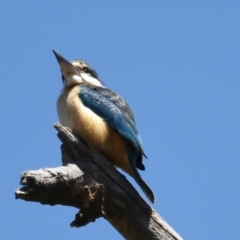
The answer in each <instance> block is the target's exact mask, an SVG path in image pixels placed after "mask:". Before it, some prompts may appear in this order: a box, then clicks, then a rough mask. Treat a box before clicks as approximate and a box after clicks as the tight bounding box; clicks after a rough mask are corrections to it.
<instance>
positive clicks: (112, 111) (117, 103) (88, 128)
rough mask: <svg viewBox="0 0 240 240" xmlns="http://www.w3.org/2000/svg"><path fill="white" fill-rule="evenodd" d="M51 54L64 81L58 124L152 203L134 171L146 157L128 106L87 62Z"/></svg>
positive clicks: (140, 167)
mask: <svg viewBox="0 0 240 240" xmlns="http://www.w3.org/2000/svg"><path fill="white" fill-rule="evenodd" d="M53 53H54V55H55V56H56V58H57V61H58V63H59V65H60V68H61V72H62V81H63V90H62V92H61V94H60V96H59V98H58V100H57V111H58V117H59V120H60V123H61V124H62V125H63V126H66V127H68V128H70V129H72V130H73V131H74V132H75V133H76V134H78V135H79V137H80V138H81V139H82V140H84V142H86V144H87V145H90V146H93V147H94V148H96V149H98V150H99V151H100V152H101V153H102V154H103V155H104V156H105V157H106V158H107V159H108V160H109V161H110V162H112V164H113V165H115V166H116V167H119V168H121V169H122V170H123V171H124V172H126V173H128V174H129V175H130V176H131V177H133V178H134V180H135V181H136V182H137V183H138V185H139V186H140V187H141V189H142V190H143V192H144V193H145V194H146V196H147V197H148V199H149V200H150V201H151V202H152V203H154V199H155V197H154V194H153V192H152V190H151V189H150V188H149V187H148V185H147V184H146V183H145V182H144V181H143V179H142V178H141V176H140V174H139V172H138V170H137V168H138V169H140V170H145V167H144V165H143V163H142V158H143V156H144V157H146V155H145V153H144V151H143V145H142V141H141V138H140V136H139V134H138V131H137V128H136V123H135V119H134V115H133V112H132V110H131V108H130V106H129V105H128V104H127V102H126V101H125V100H124V99H123V98H122V97H121V96H119V95H118V94H117V93H115V92H113V91H111V90H110V89H108V88H106V87H105V86H104V85H103V83H102V82H101V81H100V80H99V78H98V74H97V72H96V71H95V70H94V69H93V68H92V67H91V66H89V65H88V64H87V63H86V62H84V61H82V60H74V61H72V62H69V61H67V60H66V59H65V58H63V57H62V56H61V55H60V54H58V53H57V52H56V51H53Z"/></svg>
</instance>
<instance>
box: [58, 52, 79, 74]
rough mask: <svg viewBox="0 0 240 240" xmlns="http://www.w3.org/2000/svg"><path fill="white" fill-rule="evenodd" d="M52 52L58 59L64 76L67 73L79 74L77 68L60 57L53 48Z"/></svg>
mask: <svg viewBox="0 0 240 240" xmlns="http://www.w3.org/2000/svg"><path fill="white" fill-rule="evenodd" d="M53 53H54V55H55V57H56V59H57V61H58V64H59V66H60V68H61V70H62V73H63V75H64V77H65V78H67V77H68V76H69V75H79V74H80V73H79V70H78V69H77V68H75V67H74V66H73V65H72V64H71V63H70V62H69V61H67V60H66V59H65V58H64V57H62V56H61V55H60V54H59V53H57V52H56V51H54V50H53Z"/></svg>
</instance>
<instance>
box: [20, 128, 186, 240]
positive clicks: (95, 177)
mask: <svg viewBox="0 0 240 240" xmlns="http://www.w3.org/2000/svg"><path fill="white" fill-rule="evenodd" d="M54 127H55V128H56V129H57V131H58V137H59V139H60V140H61V141H62V143H63V144H62V146H61V151H62V163H63V165H62V166H60V167H56V168H43V169H40V170H37V171H25V172H23V173H22V175H21V182H20V183H21V184H22V185H23V187H22V188H20V189H18V190H17V191H16V192H15V196H16V199H22V200H26V201H33V202H40V203H41V204H49V205H57V204H61V205H65V206H73V207H76V208H78V209H80V210H79V212H78V213H77V214H76V216H75V220H74V221H73V222H72V223H71V227H82V226H84V225H87V224H88V223H90V222H94V221H95V220H96V219H97V218H99V217H103V218H105V219H106V220H107V221H109V222H110V223H111V224H112V226H113V227H114V228H116V230H117V231H118V232H119V233H120V234H121V235H122V236H123V237H124V238H125V239H134V240H135V239H146V240H151V239H164V240H170V239H171V240H172V239H174V240H181V239H182V238H181V237H180V236H179V235H178V234H177V233H176V232H175V231H174V230H173V229H172V228H171V227H170V226H169V225H168V224H167V223H166V222H165V221H164V220H163V219H162V218H161V217H160V216H159V215H158V213H157V212H155V211H154V209H152V208H151V207H150V206H149V205H148V204H147V203H146V202H145V201H144V200H143V198H142V197H141V196H140V195H139V194H138V192H137V191H136V190H135V189H134V187H133V186H132V185H131V184H130V183H129V182H128V180H127V179H126V178H125V176H124V175H122V174H121V173H120V172H118V171H117V170H116V168H115V167H114V166H113V165H112V164H111V163H110V162H109V161H107V160H106V159H105V158H104V156H102V155H101V154H99V153H98V152H97V151H96V150H94V149H90V148H88V147H87V146H86V145H85V144H84V142H83V141H82V140H80V139H79V138H78V137H76V136H75V135H74V134H73V133H72V131H71V130H70V129H68V128H65V127H63V126H61V125H60V124H58V123H56V124H55V125H54Z"/></svg>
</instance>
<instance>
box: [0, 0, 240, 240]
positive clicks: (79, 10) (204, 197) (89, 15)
mask: <svg viewBox="0 0 240 240" xmlns="http://www.w3.org/2000/svg"><path fill="white" fill-rule="evenodd" d="M239 12H240V2H239V1H236V0H235V1H234V0H232V1H219V0H218V1H216V0H215V1H166V0H160V1H152V2H149V1H136V0H135V1H129V2H127V1H124V2H123V1H122V2H121V3H120V2H119V1H118V2H117V1H110V0H103V1H98V0H95V1H65V2H64V1H41V2H38V3H37V2H36V1H25V2H24V3H23V2H21V1H4V2H2V3H1V15H0V29H1V45H0V52H1V58H0V66H1V88H0V89H1V90H0V91H1V94H0V109H1V113H2V114H1V118H0V131H1V162H0V166H1V183H0V184H1V198H0V208H1V226H0V238H1V239H4V240H12V239H21V240H23V239H24V240H32V239H34V240H42V239H45V240H48V239H59V240H64V239H104V240H105V239H109V240H110V239H116V240H118V239H122V237H121V236H120V235H119V234H118V232H116V230H115V229H114V228H113V227H111V226H110V224H109V223H108V222H106V221H105V220H103V219H100V220H97V221H96V222H95V223H92V224H89V225H88V226H86V227H84V228H81V229H76V228H74V229H72V228H70V227H69V223H70V222H71V221H72V220H73V218H74V215H75V213H76V212H77V209H73V208H70V207H63V206H55V207H50V206H42V205H40V204H38V203H28V202H24V201H21V200H15V199H14V191H15V190H16V189H17V188H18V187H19V186H20V185H19V181H20V174H21V172H23V171H24V170H34V169H39V168H42V167H55V166H59V165H60V164H61V157H60V151H59V146H60V141H59V140H58V138H57V137H56V131H55V130H54V128H53V127H52V126H53V123H54V122H56V121H58V118H57V113H56V108H55V103H56V99H57V97H58V95H59V92H60V90H61V87H62V83H61V80H60V71H59V67H58V64H57V62H56V60H55V57H54V55H53V53H52V49H55V50H56V51H58V52H59V53H61V54H62V55H63V56H64V57H66V58H67V59H69V60H71V59H74V58H82V59H85V60H86V61H87V62H89V63H91V64H92V65H93V66H94V67H95V69H96V70H97V71H98V73H99V75H100V78H101V80H103V81H104V82H105V84H106V86H107V87H109V88H111V89H113V90H114V91H116V92H118V93H119V94H121V95H122V96H123V97H124V98H125V99H126V100H127V101H128V102H129V104H130V105H131V106H132V109H133V111H134V113H135V117H136V120H137V126H138V129H139V132H140V135H141V137H142V139H143V142H144V146H145V151H146V153H147V155H148V158H149V159H148V160H145V161H144V163H145V165H146V171H145V172H142V176H143V178H144V179H145V180H146V182H147V183H148V184H149V185H150V186H151V188H152V189H153V190H154V192H155V194H156V197H157V200H156V204H155V205H154V208H155V209H156V211H158V212H159V214H160V215H161V216H162V217H163V218H164V219H165V220H166V221H167V222H168V223H169V224H170V225H171V226H172V227H173V228H174V229H175V230H176V231H177V232H178V233H179V234H180V235H181V236H182V237H183V238H184V239H194V240H202V239H218V240H221V239H224V240H225V239H239V227H240V221H239V218H240V191H239V184H240V179H239V176H240V174H239V173H240V161H239V160H240V150H239V149H240V127H239V124H240V112H239V107H240V97H239V95H240V79H239V78H240V47H239V46H240V28H239V23H240V14H239ZM135 186H136V185H135ZM137 189H139V188H137ZM141 194H142V193H141Z"/></svg>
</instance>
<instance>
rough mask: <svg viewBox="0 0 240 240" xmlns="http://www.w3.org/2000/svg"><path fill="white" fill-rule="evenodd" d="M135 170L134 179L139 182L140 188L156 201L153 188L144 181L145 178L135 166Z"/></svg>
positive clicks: (151, 199) (150, 198)
mask: <svg viewBox="0 0 240 240" xmlns="http://www.w3.org/2000/svg"><path fill="white" fill-rule="evenodd" d="M133 172H134V176H133V178H134V180H135V181H136V182H137V184H138V185H139V186H140V188H141V189H142V190H143V192H144V193H145V195H146V196H147V198H148V199H149V200H150V201H151V202H152V203H154V200H155V196H154V193H153V191H152V190H151V188H150V187H149V186H148V185H147V184H146V183H145V182H144V180H143V179H142V178H141V176H140V174H139V173H138V171H137V169H136V168H135V169H134V170H133Z"/></svg>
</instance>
